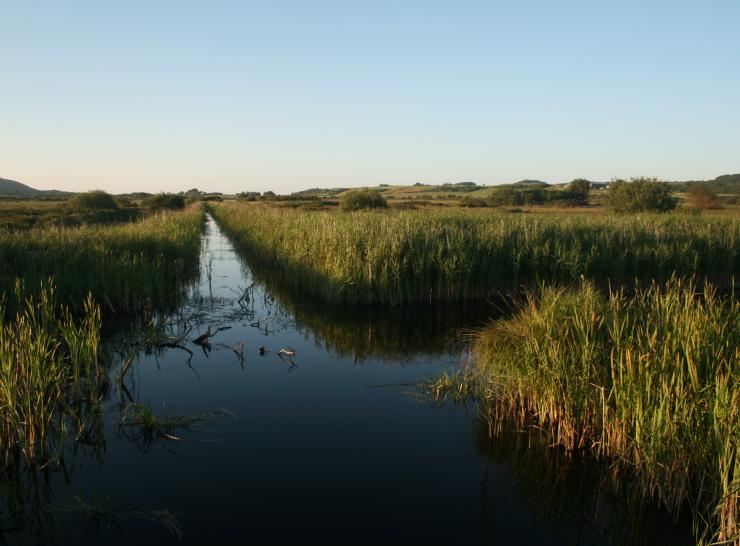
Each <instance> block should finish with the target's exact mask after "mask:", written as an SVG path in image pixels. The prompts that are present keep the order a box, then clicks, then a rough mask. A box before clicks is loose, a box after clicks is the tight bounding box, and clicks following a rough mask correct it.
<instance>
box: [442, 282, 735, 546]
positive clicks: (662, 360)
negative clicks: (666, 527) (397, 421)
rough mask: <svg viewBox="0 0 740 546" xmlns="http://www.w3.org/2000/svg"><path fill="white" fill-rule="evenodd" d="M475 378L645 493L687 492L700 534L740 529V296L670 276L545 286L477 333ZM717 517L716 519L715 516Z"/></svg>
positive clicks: (718, 535) (491, 398) (450, 382)
mask: <svg viewBox="0 0 740 546" xmlns="http://www.w3.org/2000/svg"><path fill="white" fill-rule="evenodd" d="M476 353H477V368H476V372H475V373H473V374H471V373H468V374H465V375H460V376H457V377H450V376H445V377H443V379H442V380H441V381H440V382H439V384H438V385H437V386H436V391H437V393H438V394H440V393H443V391H448V392H449V391H451V392H452V394H453V395H454V394H456V392H455V389H457V390H460V388H459V387H458V386H457V383H458V381H459V382H462V383H468V384H470V383H477V384H475V385H474V386H470V387H469V388H470V389H471V390H474V391H476V392H477V394H478V396H479V397H481V398H483V399H484V400H486V401H488V402H489V403H490V404H492V405H494V406H496V407H499V408H504V410H505V411H506V412H508V413H509V415H510V416H512V417H514V418H516V419H519V420H520V421H521V423H522V424H526V425H534V426H537V427H538V428H541V429H542V430H544V431H546V434H548V435H549V436H550V443H551V444H553V445H558V446H561V447H562V448H564V449H565V451H566V452H569V453H573V452H576V451H579V450H584V449H585V450H588V451H590V452H592V453H594V454H596V455H597V456H598V457H601V458H604V459H607V460H610V461H613V462H614V463H615V464H616V466H617V467H618V468H619V469H621V471H622V473H623V476H626V477H628V479H630V480H636V481H637V483H639V484H641V487H642V489H643V491H644V495H645V496H646V497H651V498H656V499H658V500H659V501H660V502H662V503H663V504H664V505H665V506H667V507H668V508H669V509H671V510H672V511H674V512H676V513H677V512H678V511H679V510H680V509H681V507H682V506H684V505H685V504H686V503H688V504H689V506H691V508H692V511H693V513H694V514H695V517H696V520H695V521H696V528H697V539H698V540H700V541H708V540H716V541H720V542H722V541H726V542H724V543H732V544H737V542H738V541H739V540H740V529H739V528H738V518H739V517H740V389H739V388H738V380H739V379H740V303H738V301H737V300H735V299H722V298H719V297H718V296H717V295H716V293H715V290H714V289H713V288H712V287H710V286H705V287H704V290H703V291H702V293H701V295H699V294H697V291H696V289H695V285H694V284H692V283H688V284H685V285H682V283H681V282H680V281H679V280H676V279H674V280H671V281H669V282H668V284H667V285H665V286H664V287H658V285H654V286H652V287H650V288H647V289H640V290H636V291H635V293H634V294H632V295H631V296H626V295H625V293H624V292H612V293H610V294H609V295H604V294H603V292H601V291H599V290H597V289H596V288H595V287H594V285H593V283H589V282H584V283H583V284H582V285H581V286H580V288H577V289H563V288H557V289H555V288H544V289H542V290H541V294H539V296H538V297H533V298H531V299H530V300H529V301H528V303H526V304H525V305H523V306H522V308H521V310H520V311H519V313H518V314H517V315H515V316H514V317H512V318H509V319H504V320H499V321H495V322H493V323H492V324H491V325H490V326H489V327H487V328H486V329H484V330H483V331H482V333H481V335H480V337H479V339H478V340H477V342H476ZM707 522H709V523H707Z"/></svg>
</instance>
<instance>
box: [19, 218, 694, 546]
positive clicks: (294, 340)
mask: <svg viewBox="0 0 740 546" xmlns="http://www.w3.org/2000/svg"><path fill="white" fill-rule="evenodd" d="M201 262H202V266H201V267H202V273H201V276H200V280H199V283H198V284H197V286H194V287H193V289H192V293H191V295H190V298H189V300H188V302H187V304H185V305H184V306H183V308H182V309H181V310H180V312H179V313H178V314H177V315H173V316H172V317H169V318H168V319H166V320H165V322H167V323H168V324H169V327H168V329H167V331H168V333H169V334H170V335H172V336H174V337H175V338H178V337H179V336H181V335H185V337H183V338H182V340H181V342H180V343H179V344H180V345H181V347H172V346H170V347H168V346H166V345H165V344H160V346H159V348H158V349H157V350H154V349H151V348H150V350H148V351H142V352H140V353H139V354H137V355H136V357H135V359H134V360H132V361H131V364H130V366H129V368H128V369H127V372H126V375H125V376H124V378H123V380H122V381H120V382H117V381H115V380H113V381H112V384H111V389H110V393H109V398H108V400H107V401H106V403H105V405H104V414H103V416H102V420H103V421H104V425H103V435H104V436H103V438H104V441H103V442H101V443H100V445H96V446H90V447H88V448H82V447H79V446H78V447H77V448H75V449H72V450H71V452H70V453H69V454H68V456H67V457H66V459H67V460H66V461H65V468H64V470H63V471H58V472H54V473H53V474H52V475H51V477H50V478H48V483H46V484H45V485H44V486H43V487H42V486H37V487H39V489H40V490H42V491H43V494H42V496H44V497H45V502H47V503H48V505H49V506H51V507H52V510H50V511H49V513H48V514H47V515H45V516H44V517H43V518H40V519H39V521H37V522H32V523H31V525H37V526H39V527H40V528H41V527H43V530H42V531H39V533H37V536H36V540H38V541H39V542H40V543H59V544H84V543H88V544H137V545H142V544H157V545H165V544H192V545H203V544H245V543H250V542H253V543H257V544H266V543H269V544H283V543H304V542H305V543H323V544H339V543H341V544H401V543H403V544H537V545H544V544H553V545H561V544H562V545H566V544H567V545H573V544H615V545H616V544H635V545H637V544H651V545H656V544H680V543H682V542H683V541H684V539H686V538H687V529H686V528H685V526H684V525H678V524H677V523H675V522H674V521H673V520H671V519H669V518H667V517H666V516H664V515H662V514H660V513H657V512H656V513H653V512H655V511H653V510H646V509H644V508H642V507H637V508H635V507H630V506H629V505H628V503H627V501H626V500H625V498H626V494H617V493H613V492H611V491H610V492H607V493H605V492H603V490H602V488H600V487H598V486H597V482H598V481H599V479H598V477H597V476H596V474H598V470H594V469H593V468H589V466H588V464H587V463H583V465H582V466H579V467H576V468H573V467H572V465H569V464H567V463H566V462H565V461H564V460H562V459H560V458H559V457H558V454H557V453H556V452H554V451H552V450H547V449H546V448H543V447H541V446H538V445H536V444H537V442H536V441H535V440H533V439H532V437H531V435H529V434H527V433H523V432H516V431H513V432H509V433H505V434H503V435H502V436H501V437H499V439H498V440H496V441H493V442H492V441H490V440H489V438H488V426H487V424H485V423H484V422H483V421H482V420H481V419H480V418H479V417H478V415H477V412H476V410H475V408H474V407H473V406H472V405H468V406H465V405H461V404H457V405H456V404H452V403H448V404H444V405H439V404H435V403H433V402H432V401H430V400H429V399H427V398H424V397H423V396H421V395H420V392H419V390H418V388H417V384H418V382H419V381H420V380H423V379H425V378H428V377H431V376H433V375H435V374H436V373H438V372H440V371H441V370H443V369H445V368H453V367H457V366H459V364H460V362H461V361H462V360H464V359H465V358H466V356H465V344H464V343H462V344H461V343H456V342H455V339H456V338H457V337H458V333H459V331H460V329H462V328H466V327H467V328H470V327H475V326H477V325H479V324H480V323H481V321H482V320H484V319H485V318H486V317H487V316H493V315H494V314H495V313H496V308H495V306H493V305H488V306H487V307H486V306H484V307H483V308H482V309H481V308H480V307H479V308H476V311H475V312H473V311H469V310H462V311H460V310H453V309H443V308H438V309H435V310H431V309H421V310H420V309H411V310H409V309H406V310H395V311H393V310H391V311H389V310H384V311H379V310H370V309H364V310H359V311H358V310H351V311H347V310H341V309H326V308H322V307H320V306H318V305H316V304H310V303H305V302H304V303H302V304H301V303H295V302H294V301H288V300H287V299H285V298H281V296H279V295H278V294H277V293H275V292H273V291H270V290H269V289H268V288H266V286H265V285H264V283H262V282H257V281H256V280H255V278H254V277H253V275H252V273H251V272H250V269H249V267H248V266H247V265H246V264H245V263H244V262H243V261H242V260H241V259H240V258H239V256H237V255H236V253H235V252H234V249H233V247H232V245H231V244H230V242H229V241H228V239H227V238H226V237H225V236H224V235H223V234H222V233H221V232H220V230H219V228H218V226H217V225H216V224H215V222H214V221H213V220H212V219H210V218H209V221H208V225H207V229H206V234H205V236H204V248H203V255H202V258H201ZM268 284H269V283H268ZM208 328H210V331H211V333H213V332H216V333H215V334H214V335H212V336H211V337H210V338H209V342H210V348H207V347H203V346H199V345H195V344H193V343H192V341H193V339H195V338H196V337H197V336H198V335H200V334H203V333H205V332H206V331H207V329H208ZM127 335H128V334H121V335H120V336H119V338H118V340H117V342H118V343H119V344H120V343H121V342H123V343H124V344H125V340H126V336H127ZM162 339H170V340H171V338H162ZM405 341H406V342H405ZM113 346H115V343H113ZM260 348H264V354H260ZM280 349H289V350H290V351H294V352H295V354H294V355H293V356H287V355H280V354H279V351H280ZM120 366H121V365H119V367H118V369H114V370H112V372H111V375H112V376H113V377H115V376H116V375H117V374H118V373H119V371H120ZM132 402H136V403H138V404H141V405H143V406H147V407H150V408H151V410H152V412H153V413H154V414H155V415H158V416H162V415H167V416H170V418H173V417H175V416H184V415H192V414H198V415H201V416H204V415H205V416H206V418H205V419H204V420H200V421H197V422H194V423H191V426H190V427H189V428H174V429H172V430H170V431H169V432H167V436H162V435H157V434H153V435H152V434H147V433H145V432H143V431H141V430H140V429H139V428H137V427H126V426H121V425H120V419H121V415H122V412H124V411H125V410H124V408H125V407H126V406H127V405H130V404H131V403H132ZM75 496H78V500H75V501H74V502H72V501H70V499H75ZM79 499H87V501H86V502H88V503H89V504H93V505H94V506H98V507H104V509H102V508H101V509H99V510H98V514H97V517H96V516H95V515H94V514H95V510H87V511H84V510H82V511H75V509H72V508H71V506H74V505H75V503H77V504H79V503H80V500H79ZM153 509H158V510H159V509H166V510H167V511H168V512H169V513H172V514H175V515H176V516H177V519H178V521H179V525H180V527H181V528H182V531H183V533H184V534H183V535H182V536H180V537H178V536H177V534H175V533H172V532H171V531H170V530H168V528H167V526H166V525H163V524H162V522H161V521H158V520H157V517H155V516H154V515H153V514H154V513H153V512H149V511H147V510H153ZM90 512H92V513H93V515H91V514H90ZM101 514H102V515H101ZM160 515H161V513H160ZM152 520H155V521H152ZM44 526H46V527H44ZM9 536H12V535H9ZM38 537H42V538H38ZM10 540H11V542H12V538H11V539H10Z"/></svg>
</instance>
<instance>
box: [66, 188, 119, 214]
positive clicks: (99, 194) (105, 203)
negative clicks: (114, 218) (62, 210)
mask: <svg viewBox="0 0 740 546" xmlns="http://www.w3.org/2000/svg"><path fill="white" fill-rule="evenodd" d="M69 206H70V207H72V208H74V209H77V210H80V211H85V212H94V211H101V210H118V203H116V200H115V199H114V198H113V196H112V195H111V194H109V193H107V192H104V191H103V190H92V191H86V192H84V193H78V194H77V195H75V196H74V197H73V198H72V199H70V200H69Z"/></svg>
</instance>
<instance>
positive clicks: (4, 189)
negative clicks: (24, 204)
mask: <svg viewBox="0 0 740 546" xmlns="http://www.w3.org/2000/svg"><path fill="white" fill-rule="evenodd" d="M0 193H2V194H8V195H37V194H39V193H41V191H40V190H37V189H34V188H32V187H31V186H26V185H25V184H21V183H20V182H16V181H15V180H8V179H6V178H0Z"/></svg>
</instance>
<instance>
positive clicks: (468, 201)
mask: <svg viewBox="0 0 740 546" xmlns="http://www.w3.org/2000/svg"><path fill="white" fill-rule="evenodd" d="M487 205H488V203H486V202H485V201H484V200H483V199H480V198H479V197H470V196H469V195H466V196H465V197H463V198H462V199H460V206H461V207H485V206H487Z"/></svg>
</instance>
